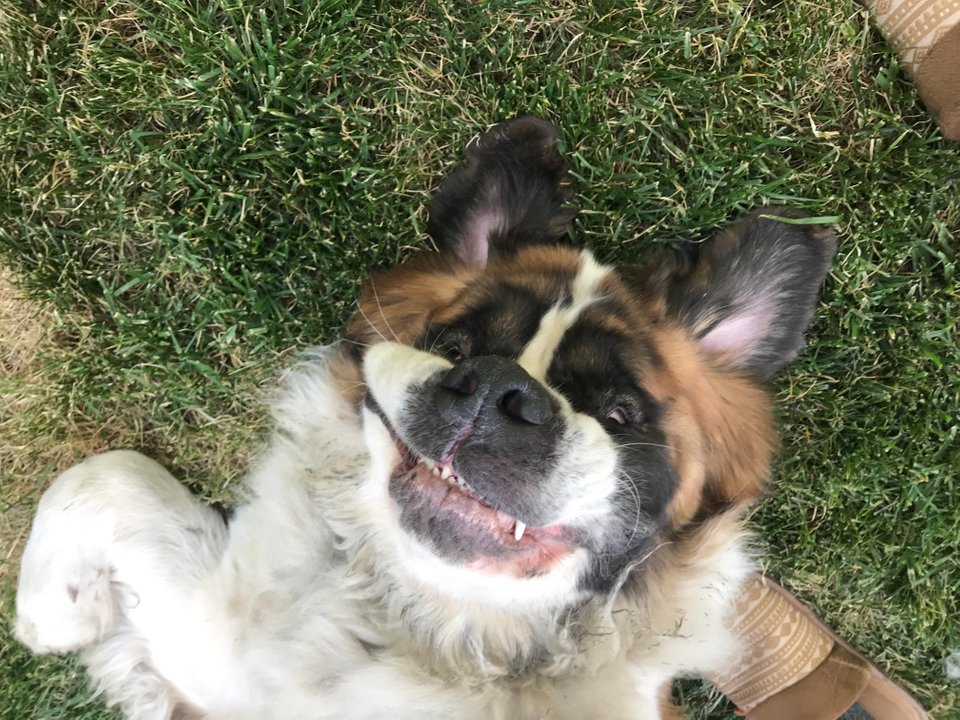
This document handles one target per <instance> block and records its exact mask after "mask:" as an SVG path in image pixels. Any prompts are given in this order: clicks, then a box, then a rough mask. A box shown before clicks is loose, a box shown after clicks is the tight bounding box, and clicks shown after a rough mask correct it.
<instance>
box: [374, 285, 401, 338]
mask: <svg viewBox="0 0 960 720" xmlns="http://www.w3.org/2000/svg"><path fill="white" fill-rule="evenodd" d="M370 289H371V290H373V299H374V300H376V301H377V309H378V310H379V311H380V317H382V318H383V322H384V324H385V325H386V326H387V330H389V331H390V334H391V335H393V339H394V340H396V341H397V342H400V338H399V337H397V334H396V333H395V332H394V331H393V328H392V327H390V321H389V320H387V316H386V315H384V313H383V306H382V305H381V304H380V295H379V293H377V284H376V283H375V282H374V281H373V278H370Z"/></svg>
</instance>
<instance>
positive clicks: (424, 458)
mask: <svg viewBox="0 0 960 720" xmlns="http://www.w3.org/2000/svg"><path fill="white" fill-rule="evenodd" d="M420 462H422V463H423V464H424V465H426V466H427V467H428V468H430V469H431V470H433V468H435V467H436V464H435V463H434V462H433V460H431V459H430V458H428V457H427V456H426V455H423V456H422V457H421V458H420Z"/></svg>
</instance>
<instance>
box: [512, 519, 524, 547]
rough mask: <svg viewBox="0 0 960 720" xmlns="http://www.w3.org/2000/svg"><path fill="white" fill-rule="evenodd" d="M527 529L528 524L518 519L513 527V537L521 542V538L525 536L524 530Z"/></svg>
mask: <svg viewBox="0 0 960 720" xmlns="http://www.w3.org/2000/svg"><path fill="white" fill-rule="evenodd" d="M526 529H527V526H526V525H524V524H523V523H522V522H520V521H519V520H517V524H516V526H514V528H513V539H514V540H516V541H517V542H520V538H522V537H523V531H524V530H526Z"/></svg>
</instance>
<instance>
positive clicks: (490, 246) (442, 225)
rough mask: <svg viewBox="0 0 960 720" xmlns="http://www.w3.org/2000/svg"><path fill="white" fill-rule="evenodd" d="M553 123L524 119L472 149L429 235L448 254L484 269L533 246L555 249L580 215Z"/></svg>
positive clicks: (445, 188)
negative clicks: (571, 205) (570, 204)
mask: <svg viewBox="0 0 960 720" xmlns="http://www.w3.org/2000/svg"><path fill="white" fill-rule="evenodd" d="M556 143H557V131H556V129H555V128H554V126H553V125H552V124H550V123H549V122H547V121H546V120H541V119H539V118H535V117H520V118H515V119H513V120H507V121H505V122H502V123H500V124H498V125H495V126H494V127H493V128H491V129H490V130H488V131H487V132H485V133H484V134H483V135H481V136H480V137H479V138H477V139H476V140H474V141H473V142H471V143H470V145H468V146H467V164H466V166H465V167H462V168H460V169H459V170H456V171H454V172H453V173H452V174H451V175H450V176H449V177H447V178H446V179H445V180H444V181H443V182H442V183H441V184H440V188H439V189H438V190H437V193H436V194H435V195H434V197H433V200H432V201H431V203H430V221H429V223H428V224H427V232H428V233H429V234H430V236H431V237H432V238H433V241H434V242H435V243H436V245H437V248H438V249H440V250H446V249H449V250H452V251H453V252H454V253H455V254H456V256H457V257H458V258H459V259H460V260H461V261H462V262H463V263H464V264H466V265H468V266H470V267H475V268H482V267H483V266H485V265H486V264H487V261H488V260H489V259H490V258H491V257H494V256H496V255H503V254H508V253H510V252H512V251H513V250H516V249H517V248H518V247H520V246H522V245H527V244H543V243H555V242H557V241H558V240H560V239H561V238H562V237H563V236H564V235H565V234H566V233H567V229H568V226H569V224H570V220H571V219H572V218H573V216H574V215H575V214H576V213H575V211H574V210H571V209H569V208H567V207H565V203H567V202H569V201H570V200H572V199H573V191H572V189H571V187H570V178H569V174H568V169H567V163H566V161H564V159H563V158H562V157H561V156H560V153H558V152H557V150H556Z"/></svg>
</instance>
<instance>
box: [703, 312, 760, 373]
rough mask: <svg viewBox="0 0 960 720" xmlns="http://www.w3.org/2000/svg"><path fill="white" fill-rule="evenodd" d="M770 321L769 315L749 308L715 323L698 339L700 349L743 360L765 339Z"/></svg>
mask: <svg viewBox="0 0 960 720" xmlns="http://www.w3.org/2000/svg"><path fill="white" fill-rule="evenodd" d="M770 320H771V317H770V313H768V312H763V311H762V310H761V309H760V308H751V309H749V310H747V311H746V312H744V313H741V314H739V315H734V316H733V317H730V318H727V319H726V320H723V321H721V322H719V323H717V325H715V326H714V327H713V329H712V330H710V332H708V333H707V334H706V335H704V336H703V337H702V338H700V340H699V344H700V347H702V348H703V349H704V350H706V351H707V352H711V353H717V354H720V353H723V354H725V355H729V356H732V358H733V359H734V360H745V359H747V358H749V357H750V356H751V355H752V354H753V353H754V351H755V349H756V347H757V345H758V344H759V343H760V342H761V341H762V340H763V338H764V337H766V335H767V332H768V331H769V329H770Z"/></svg>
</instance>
